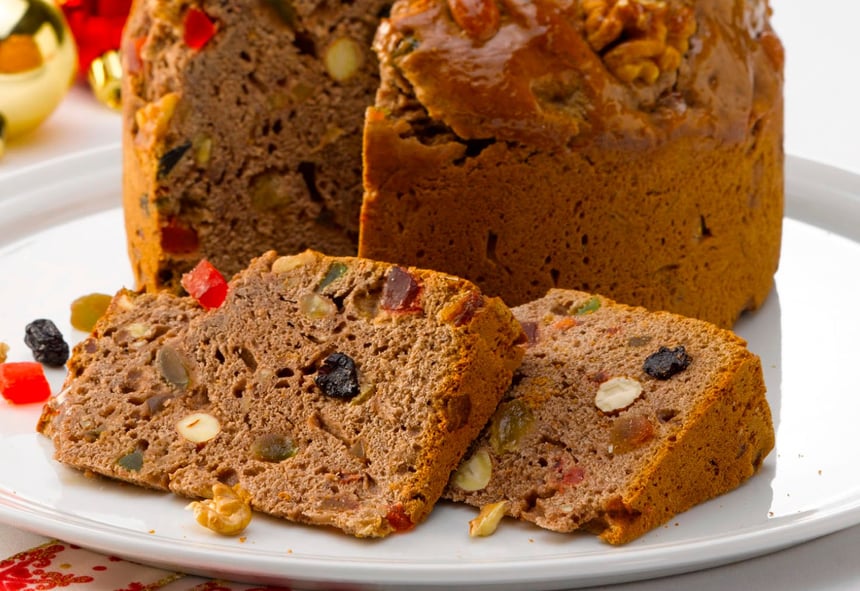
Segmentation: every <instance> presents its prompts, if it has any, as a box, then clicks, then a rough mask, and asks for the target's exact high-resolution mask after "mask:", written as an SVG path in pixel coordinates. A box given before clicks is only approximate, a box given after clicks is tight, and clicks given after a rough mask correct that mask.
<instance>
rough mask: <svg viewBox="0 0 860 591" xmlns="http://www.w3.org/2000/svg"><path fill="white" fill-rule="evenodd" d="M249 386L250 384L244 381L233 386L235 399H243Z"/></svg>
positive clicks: (239, 381)
mask: <svg viewBox="0 0 860 591" xmlns="http://www.w3.org/2000/svg"><path fill="white" fill-rule="evenodd" d="M247 386H248V383H247V382H246V381H245V380H244V379H240V380H238V381H237V382H236V383H234V384H233V397H234V398H242V397H243V396H244V395H245V388H246V387H247Z"/></svg>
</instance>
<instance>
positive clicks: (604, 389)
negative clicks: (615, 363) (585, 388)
mask: <svg viewBox="0 0 860 591" xmlns="http://www.w3.org/2000/svg"><path fill="white" fill-rule="evenodd" d="M640 394H642V384H640V383H639V382H638V381H636V380H634V379H633V378H625V377H616V378H610V379H608V380H606V381H605V382H603V383H602V384H600V387H599V388H598V389H597V395H596V396H595V397H594V404H595V405H597V408H599V409H600V410H602V411H603V412H615V411H616V410H622V409H624V408H627V407H628V406H630V405H631V404H633V402H634V401H635V400H636V399H637V398H639V395H640Z"/></svg>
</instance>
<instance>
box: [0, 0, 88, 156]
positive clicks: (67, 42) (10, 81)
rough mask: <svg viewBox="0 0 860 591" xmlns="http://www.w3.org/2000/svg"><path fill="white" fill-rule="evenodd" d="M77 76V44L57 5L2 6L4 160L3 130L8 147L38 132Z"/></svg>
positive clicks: (22, 1) (38, 1) (19, 2)
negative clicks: (22, 136) (23, 137)
mask: <svg viewBox="0 0 860 591" xmlns="http://www.w3.org/2000/svg"><path fill="white" fill-rule="evenodd" d="M76 70H77V50H76V48H75V42H74V39H73V38H72V35H71V32H70V31H69V27H68V25H67V24H66V21H65V18H64V17H63V14H62V12H60V10H59V9H58V8H57V7H56V6H55V5H54V4H53V3H52V2H50V1H46V0H0V154H2V147H3V140H4V135H3V133H4V130H3V128H4V127H5V140H7V141H8V140H9V139H11V138H15V137H18V136H20V135H23V134H25V133H27V132H28V131H31V130H32V129H34V128H35V127H36V126H38V125H39V124H40V123H41V122H42V121H44V120H45V119H46V118H47V117H48V115H50V114H51V113H52V112H53V111H54V109H55V108H56V107H57V105H59V104H60V101H61V100H62V99H63V97H64V96H65V95H66V93H67V92H68V90H69V88H70V87H71V85H72V83H73V82H74V80H75V74H76ZM4 122H5V126H4V125H3V123H4Z"/></svg>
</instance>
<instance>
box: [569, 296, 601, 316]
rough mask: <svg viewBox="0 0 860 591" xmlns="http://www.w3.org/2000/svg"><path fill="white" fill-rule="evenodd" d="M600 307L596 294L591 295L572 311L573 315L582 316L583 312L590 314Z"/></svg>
mask: <svg viewBox="0 0 860 591" xmlns="http://www.w3.org/2000/svg"><path fill="white" fill-rule="evenodd" d="M599 309H600V298H598V297H597V296H592V297H590V298H589V299H588V301H587V302H585V303H584V304H582V305H581V306H580V307H579V308H577V309H576V310H574V311H573V315H574V316H582V315H583V314H591V313H592V312H596V311H597V310H599Z"/></svg>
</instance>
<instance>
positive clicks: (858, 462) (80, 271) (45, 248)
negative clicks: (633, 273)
mask: <svg viewBox="0 0 860 591" xmlns="http://www.w3.org/2000/svg"><path fill="white" fill-rule="evenodd" d="M787 173H788V174H787V177H788V178H787V193H788V200H787V201H788V202H787V219H786V222H785V238H784V248H783V253H782V263H781V267H780V270H779V273H778V274H777V278H776V289H775V290H774V292H773V293H772V295H771V297H770V299H769V300H768V302H767V304H766V305H765V306H764V308H763V309H761V310H760V311H758V312H757V313H755V314H753V315H749V316H748V317H745V318H743V319H742V321H741V322H740V324H739V325H738V326H737V330H738V331H739V332H740V333H741V334H742V335H743V336H744V337H746V338H747V339H748V340H749V343H750V347H751V349H752V350H753V351H755V352H756V353H758V354H759V355H760V356H761V357H762V360H763V363H764V368H765V373H766V376H765V377H766V380H767V384H768V386H769V398H770V402H771V405H772V407H773V411H774V418H775V422H776V427H777V447H776V451H775V452H774V453H772V454H771V455H770V456H769V457H768V459H767V461H766V462H765V464H764V467H763V469H762V471H761V473H760V474H758V475H757V476H756V477H754V478H753V479H751V480H750V481H749V482H747V483H746V484H745V485H743V486H742V487H741V488H739V489H738V490H736V491H734V492H732V493H729V494H727V495H724V496H723V497H721V498H718V499H715V500H713V501H710V502H708V503H705V504H703V505H700V506H699V507H696V508H694V509H692V510H690V511H688V512H687V513H685V514H683V515H681V516H679V517H677V518H676V519H675V520H673V521H672V522H671V523H669V524H667V525H666V526H664V527H661V528H658V529H657V530H655V531H653V532H651V533H649V534H647V535H645V536H644V537H642V538H640V539H638V540H636V541H634V542H633V543H631V544H629V545H626V546H623V547H618V548H616V547H610V546H608V545H606V544H603V543H601V542H599V541H598V540H597V539H595V538H594V537H592V536H589V535H585V534H583V535H563V534H555V533H551V532H547V531H543V530H540V529H537V528H534V527H531V526H528V525H525V524H520V523H516V522H514V521H510V520H508V521H505V522H503V524H502V526H501V527H500V528H499V530H498V531H497V533H496V534H495V535H494V536H492V537H489V538H485V539H471V538H469V536H468V533H467V530H468V527H467V522H468V520H469V519H470V518H472V517H473V516H474V510H473V509H470V508H467V507H462V506H455V505H452V504H442V505H440V506H438V507H437V509H436V510H435V511H434V512H433V514H432V515H431V517H430V519H429V521H428V522H426V523H425V524H423V525H421V526H420V527H419V528H418V529H416V530H415V531H414V532H412V533H409V534H405V535H395V536H391V537H389V538H386V539H384V540H379V541H367V540H356V539H352V538H349V537H347V536H343V535H340V534H337V533H333V532H329V531H326V530H322V529H316V528H310V527H305V526H299V525H294V524H290V523H287V522H284V521H280V520H274V519H270V518H266V517H264V516H256V517H255V519H254V521H253V522H252V524H251V526H250V527H249V529H248V530H247V531H246V537H245V538H244V539H239V538H223V537H218V536H216V535H215V534H211V533H210V532H208V531H206V530H204V529H202V528H200V527H199V526H198V525H197V524H196V523H195V522H194V521H193V519H192V516H191V514H190V513H188V512H187V511H185V510H184V506H185V504H186V501H184V500H181V499H178V498H175V497H173V496H171V495H168V494H160V493H153V492H149V491H144V490H139V489H136V488H134V487H131V486H127V485H121V484H118V483H113V482H107V481H104V480H97V479H89V478H86V477H84V476H83V475H82V474H80V473H78V472H76V471H74V470H71V469H68V468H65V467H63V466H61V465H59V464H57V463H56V462H54V461H53V460H52V459H51V452H52V450H51V445H50V444H49V442H48V441H47V440H45V439H44V438H42V437H41V436H39V435H37V434H36V433H35V432H34V425H35V422H36V419H37V417H38V414H39V408H36V407H32V406H31V407H14V406H11V405H7V404H3V403H0V467H2V468H0V520H2V521H5V522H8V523H10V524H13V525H16V526H18V527H20V528H24V529H28V530H32V531H34V532H37V533H40V534H43V535H47V536H53V537H58V538H61V539H64V540H66V541H69V542H74V543H77V544H80V545H82V546H86V547H90V548H92V549H95V550H98V551H102V552H106V553H111V554H118V555H121V556H123V557H126V558H129V559H133V560H137V561H140V562H144V563H150V564H155V565H158V566H162V567H167V568H172V569H174V570H181V571H185V572H191V573H197V574H204V575H209V576H220V577H223V578H227V579H232V580H244V581H249V582H258V583H268V584H281V585H293V586H303V587H308V588H323V589H333V588H337V589H340V588H349V589H354V588H377V589H379V588H385V589H398V590H402V589H422V590H427V589H434V588H439V589H442V588H451V587H456V588H459V589H467V588H468V589H474V588H481V589H497V590H505V589H511V590H514V589H516V590H520V591H522V590H527V589H563V588H573V587H582V586H586V585H594V584H606V583H614V582H620V581H629V580H634V579H643V578H649V577H656V576H662V575H668V574H674V573H679V572H684V571H690V570H694V569H699V568H704V567H709V566H715V565H719V564H725V563H728V562H731V561H735V560H740V559H743V558H748V557H752V556H756V555H760V554H764V553H767V552H771V551H774V550H777V549H780V548H784V547H786V546H789V545H793V544H796V543H799V542H803V541H806V540H810V539H812V538H815V537H817V536H820V535H824V534H827V533H831V532H834V531H836V530H838V529H841V528H844V527H848V526H851V525H854V524H857V523H860V477H858V466H860V445H857V433H858V428H857V426H858V416H860V377H858V372H857V371H856V364H857V363H858V360H860V314H858V313H857V303H858V302H860V274H858V273H857V272H856V270H857V267H858V262H860V177H856V176H853V175H850V174H848V173H845V172H842V171H839V170H835V169H832V168H827V167H824V166H821V165H817V164H813V163H810V162H806V161H802V160H797V159H790V160H789V162H788V166H787ZM119 187H120V153H119V148H118V147H115V146H114V147H111V148H109V149H104V150H98V151H93V152H88V153H84V154H80V155H76V156H72V157H70V158H67V159H63V160H57V161H52V162H50V163H47V164H45V165H42V166H38V167H33V168H31V169H28V170H25V171H22V172H20V173H17V174H15V175H12V176H7V177H6V178H5V179H3V180H2V181H0V306H2V312H0V340H3V341H6V342H7V343H9V344H10V345H11V346H12V349H11V351H10V360H26V359H29V358H30V353H29V350H27V349H26V347H25V346H24V345H23V342H22V340H23V334H24V326H25V325H26V324H27V323H28V322H29V321H31V320H33V319H35V318H38V317H48V318H52V319H53V320H54V321H55V322H57V324H58V326H59V327H60V329H61V330H62V331H63V333H64V334H65V335H67V340H69V341H71V342H77V341H78V340H80V339H81V338H83V336H84V335H83V334H81V333H79V332H76V331H74V330H73V329H72V328H71V327H70V325H69V322H68V316H69V312H68V307H69V303H70V302H71V301H72V300H73V299H74V298H75V297H77V296H79V295H82V294H84V293H89V292H93V291H100V292H108V293H112V292H114V291H115V290H116V289H117V288H119V287H121V286H123V285H126V286H128V285H130V284H131V275H130V271H129V268H128V263H127V259H126V254H125V238H124V230H123V226H122V215H121V210H120V208H119V204H120V195H119V193H120V188H119ZM50 378H51V381H52V384H53V386H54V388H57V387H58V386H59V384H60V382H61V381H62V378H63V373H62V371H58V370H57V371H53V372H52V373H51V376H50Z"/></svg>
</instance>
